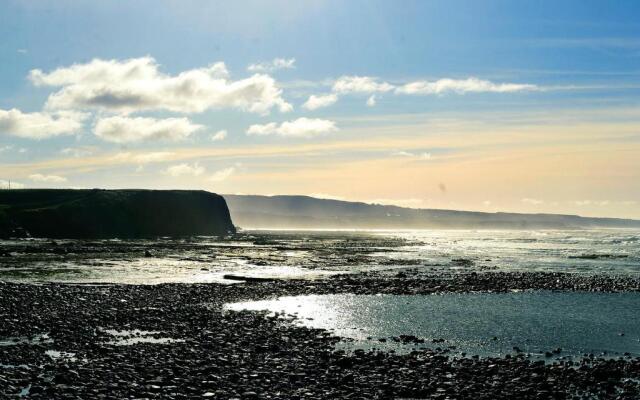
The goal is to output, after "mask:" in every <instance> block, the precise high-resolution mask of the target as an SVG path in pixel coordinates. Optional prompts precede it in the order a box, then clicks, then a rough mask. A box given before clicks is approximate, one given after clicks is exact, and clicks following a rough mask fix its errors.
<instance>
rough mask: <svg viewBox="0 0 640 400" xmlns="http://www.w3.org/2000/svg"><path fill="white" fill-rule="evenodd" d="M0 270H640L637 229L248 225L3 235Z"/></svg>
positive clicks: (190, 274) (135, 275)
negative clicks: (130, 236)
mask: <svg viewBox="0 0 640 400" xmlns="http://www.w3.org/2000/svg"><path fill="white" fill-rule="evenodd" d="M0 250H1V252H0V254H3V253H9V254H10V256H6V255H5V256H0V280H8V281H27V282H34V281H36V282H43V281H56V282H81V283H88V282H95V283H107V282H113V283H136V284H140V283H142V284H146V283H148V284H153V283H162V282H199V283H206V282H221V283H232V282H231V281H229V280H226V279H225V278H224V275H225V274H235V275H246V276H255V277H272V278H306V279H322V278H326V277H328V276H331V275H333V274H339V273H354V272H367V271H377V272H379V273H382V274H384V273H396V272H398V271H400V270H403V269H412V270H413V271H414V272H415V273H418V274H420V273H424V274H434V273H435V274H437V273H440V272H456V271H460V272H464V271H476V272H484V271H561V272H569V273H576V274H594V273H601V274H612V275H625V274H626V275H629V274H630V275H637V274H640V230H626V229H597V230H566V231H563V230H536V231H514V230H503V231H499V230H495V231H486V230H480V231H473V230H420V231H246V232H242V233H241V234H239V235H237V236H234V237H231V238H211V237H194V238H189V239H170V238H159V239H157V240H99V241H95V240H94V241H88V240H84V241H83V240H58V241H55V242H52V241H50V240H44V239H30V240H12V241H0Z"/></svg>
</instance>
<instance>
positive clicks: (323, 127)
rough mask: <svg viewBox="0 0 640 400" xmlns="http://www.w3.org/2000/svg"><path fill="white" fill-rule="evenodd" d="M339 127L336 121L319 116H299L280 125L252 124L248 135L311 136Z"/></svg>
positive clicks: (333, 130) (332, 130)
mask: <svg viewBox="0 0 640 400" xmlns="http://www.w3.org/2000/svg"><path fill="white" fill-rule="evenodd" d="M337 130H338V128H337V127H336V124H335V122H334V121H329V120H326V119H318V118H298V119H296V120H293V121H286V122H283V123H281V124H280V125H278V124H276V123H275V122H271V123H269V124H264V125H258V124H256V125H251V126H250V127H249V129H248V130H247V134H248V135H256V136H266V135H278V136H284V137H299V138H310V137H313V136H317V135H321V134H324V133H329V132H335V131H337Z"/></svg>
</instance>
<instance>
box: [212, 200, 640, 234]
mask: <svg viewBox="0 0 640 400" xmlns="http://www.w3.org/2000/svg"><path fill="white" fill-rule="evenodd" d="M223 196H224V198H225V199H226V200H227V204H228V206H229V210H230V211H231V216H232V217H233V220H234V222H235V224H236V225H237V226H240V227H243V228H294V229H295V228H298V229H308V228H326V229H332V228H339V229H340V228H341V229H348V228H351V229H421V228H425V229H428V228H439V229H575V228H640V221H638V220H628V219H618V218H587V217H580V216H577V215H558V214H516V213H501V212H498V213H486V212H472V211H454V210H437V209H412V208H403V207H397V206H384V205H379V204H367V203H358V202H350V201H339V200H327V199H317V198H314V197H308V196H253V195H223Z"/></svg>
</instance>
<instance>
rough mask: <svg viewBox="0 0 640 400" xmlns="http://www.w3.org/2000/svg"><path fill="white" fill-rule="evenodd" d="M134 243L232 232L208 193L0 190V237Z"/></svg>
mask: <svg viewBox="0 0 640 400" xmlns="http://www.w3.org/2000/svg"><path fill="white" fill-rule="evenodd" d="M21 231H26V232H28V233H29V234H30V235H31V236H34V237H47V238H139V237H155V236H192V235H223V234H227V233H233V232H235V228H234V226H233V223H232V222H231V216H230V215H229V209H228V208H227V204H226V202H225V200H224V198H222V196H219V195H217V194H214V193H209V192H205V191H190V190H99V189H92V190H66V189H60V190H58V189H33V190H29V189H22V190H2V191H0V236H5V237H6V236H10V235H12V234H14V235H15V234H16V233H17V234H20V233H22V232H21Z"/></svg>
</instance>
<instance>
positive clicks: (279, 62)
mask: <svg viewBox="0 0 640 400" xmlns="http://www.w3.org/2000/svg"><path fill="white" fill-rule="evenodd" d="M295 63H296V59H295V58H274V59H273V60H271V61H266V62H261V63H257V64H250V65H249V66H248V67H247V70H249V71H251V72H273V71H277V70H279V69H291V68H295Z"/></svg>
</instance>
